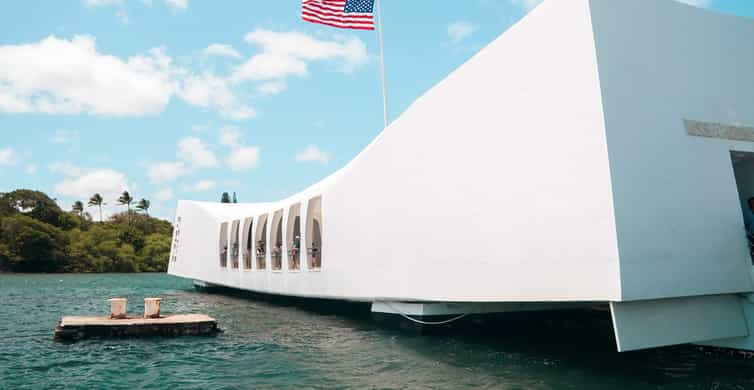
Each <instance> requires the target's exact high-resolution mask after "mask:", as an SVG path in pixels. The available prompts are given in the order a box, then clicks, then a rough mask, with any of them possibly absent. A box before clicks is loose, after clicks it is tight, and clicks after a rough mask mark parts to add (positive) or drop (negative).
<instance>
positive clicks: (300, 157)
mask: <svg viewBox="0 0 754 390" xmlns="http://www.w3.org/2000/svg"><path fill="white" fill-rule="evenodd" d="M296 161H298V162H318V163H320V164H327V163H328V162H329V161H330V155H329V154H327V153H325V152H323V151H322V150H320V149H319V148H318V147H317V145H309V146H307V147H306V149H304V150H302V151H301V152H299V153H298V154H296Z"/></svg>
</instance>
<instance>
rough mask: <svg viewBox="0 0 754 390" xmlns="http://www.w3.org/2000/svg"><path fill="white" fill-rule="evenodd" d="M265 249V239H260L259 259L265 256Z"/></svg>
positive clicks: (258, 245)
mask: <svg viewBox="0 0 754 390" xmlns="http://www.w3.org/2000/svg"><path fill="white" fill-rule="evenodd" d="M264 255H265V250H264V241H262V240H259V241H257V259H259V258H264Z"/></svg>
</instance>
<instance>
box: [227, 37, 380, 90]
mask: <svg viewBox="0 0 754 390" xmlns="http://www.w3.org/2000/svg"><path fill="white" fill-rule="evenodd" d="M244 39H245V40H246V42H248V43H250V44H254V45H258V46H261V48H262V51H261V53H259V54H257V55H254V56H252V57H251V58H250V59H249V60H248V61H246V62H245V63H244V64H242V65H241V66H239V67H238V68H236V70H235V72H234V73H233V76H232V80H233V81H235V82H243V81H269V80H275V81H278V82H282V81H283V80H285V78H287V77H290V76H297V77H305V76H306V75H307V74H308V62H311V61H335V62H336V63H338V70H339V71H341V72H351V71H352V70H353V69H355V68H356V67H358V66H361V65H364V64H366V63H367V61H368V60H369V53H368V52H367V47H366V44H364V42H363V41H362V40H361V39H359V38H358V37H355V36H350V37H346V36H342V35H338V36H334V37H333V38H332V39H330V40H324V39H318V38H314V37H312V36H309V35H306V34H304V33H301V32H297V31H288V32H277V31H271V30H266V29H256V30H254V31H252V32H250V33H248V34H246V37H245V38H244Z"/></svg>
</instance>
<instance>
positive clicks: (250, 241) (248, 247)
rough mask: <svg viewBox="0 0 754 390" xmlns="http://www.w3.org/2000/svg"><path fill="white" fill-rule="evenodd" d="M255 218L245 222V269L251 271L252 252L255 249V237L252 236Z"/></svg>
mask: <svg viewBox="0 0 754 390" xmlns="http://www.w3.org/2000/svg"><path fill="white" fill-rule="evenodd" d="M253 222H254V218H246V219H244V220H243V236H242V237H243V239H242V240H243V269H251V251H252V249H253V247H254V237H252V235H251V227H252V224H253Z"/></svg>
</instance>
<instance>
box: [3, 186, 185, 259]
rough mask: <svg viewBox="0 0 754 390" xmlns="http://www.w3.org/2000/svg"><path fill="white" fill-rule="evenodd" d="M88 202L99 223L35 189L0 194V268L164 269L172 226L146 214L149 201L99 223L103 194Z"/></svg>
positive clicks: (76, 207)
mask: <svg viewBox="0 0 754 390" xmlns="http://www.w3.org/2000/svg"><path fill="white" fill-rule="evenodd" d="M129 197H130V195H129ZM88 204H89V206H97V207H99V209H100V210H99V211H100V221H101V222H93V221H92V218H91V216H90V214H89V213H87V212H84V207H83V202H80V201H77V202H76V203H74V205H73V207H72V211H70V212H69V211H64V210H62V209H61V208H60V207H59V206H58V205H57V203H55V201H54V200H52V199H50V197H48V196H47V195H46V194H44V193H42V192H39V191H32V190H16V191H13V192H9V193H2V194H0V271H2V270H5V271H13V272H164V271H166V270H167V265H168V258H169V256H170V243H171V239H172V232H173V227H172V225H171V224H170V222H167V221H163V220H160V219H157V218H152V217H150V216H149V215H148V214H147V213H148V210H149V206H150V202H149V201H148V200H147V199H142V200H141V201H139V204H138V205H137V207H136V208H137V209H138V210H139V211H142V212H143V213H137V212H133V211H131V210H130V205H128V207H129V210H128V211H125V212H122V213H118V214H115V215H113V216H111V217H110V218H109V219H108V220H107V221H102V214H101V208H102V205H104V204H105V202H104V199H103V198H102V196H100V195H99V194H94V195H93V196H92V197H91V198H90V199H89V202H88ZM124 205H126V204H124ZM144 206H145V207H144Z"/></svg>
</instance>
